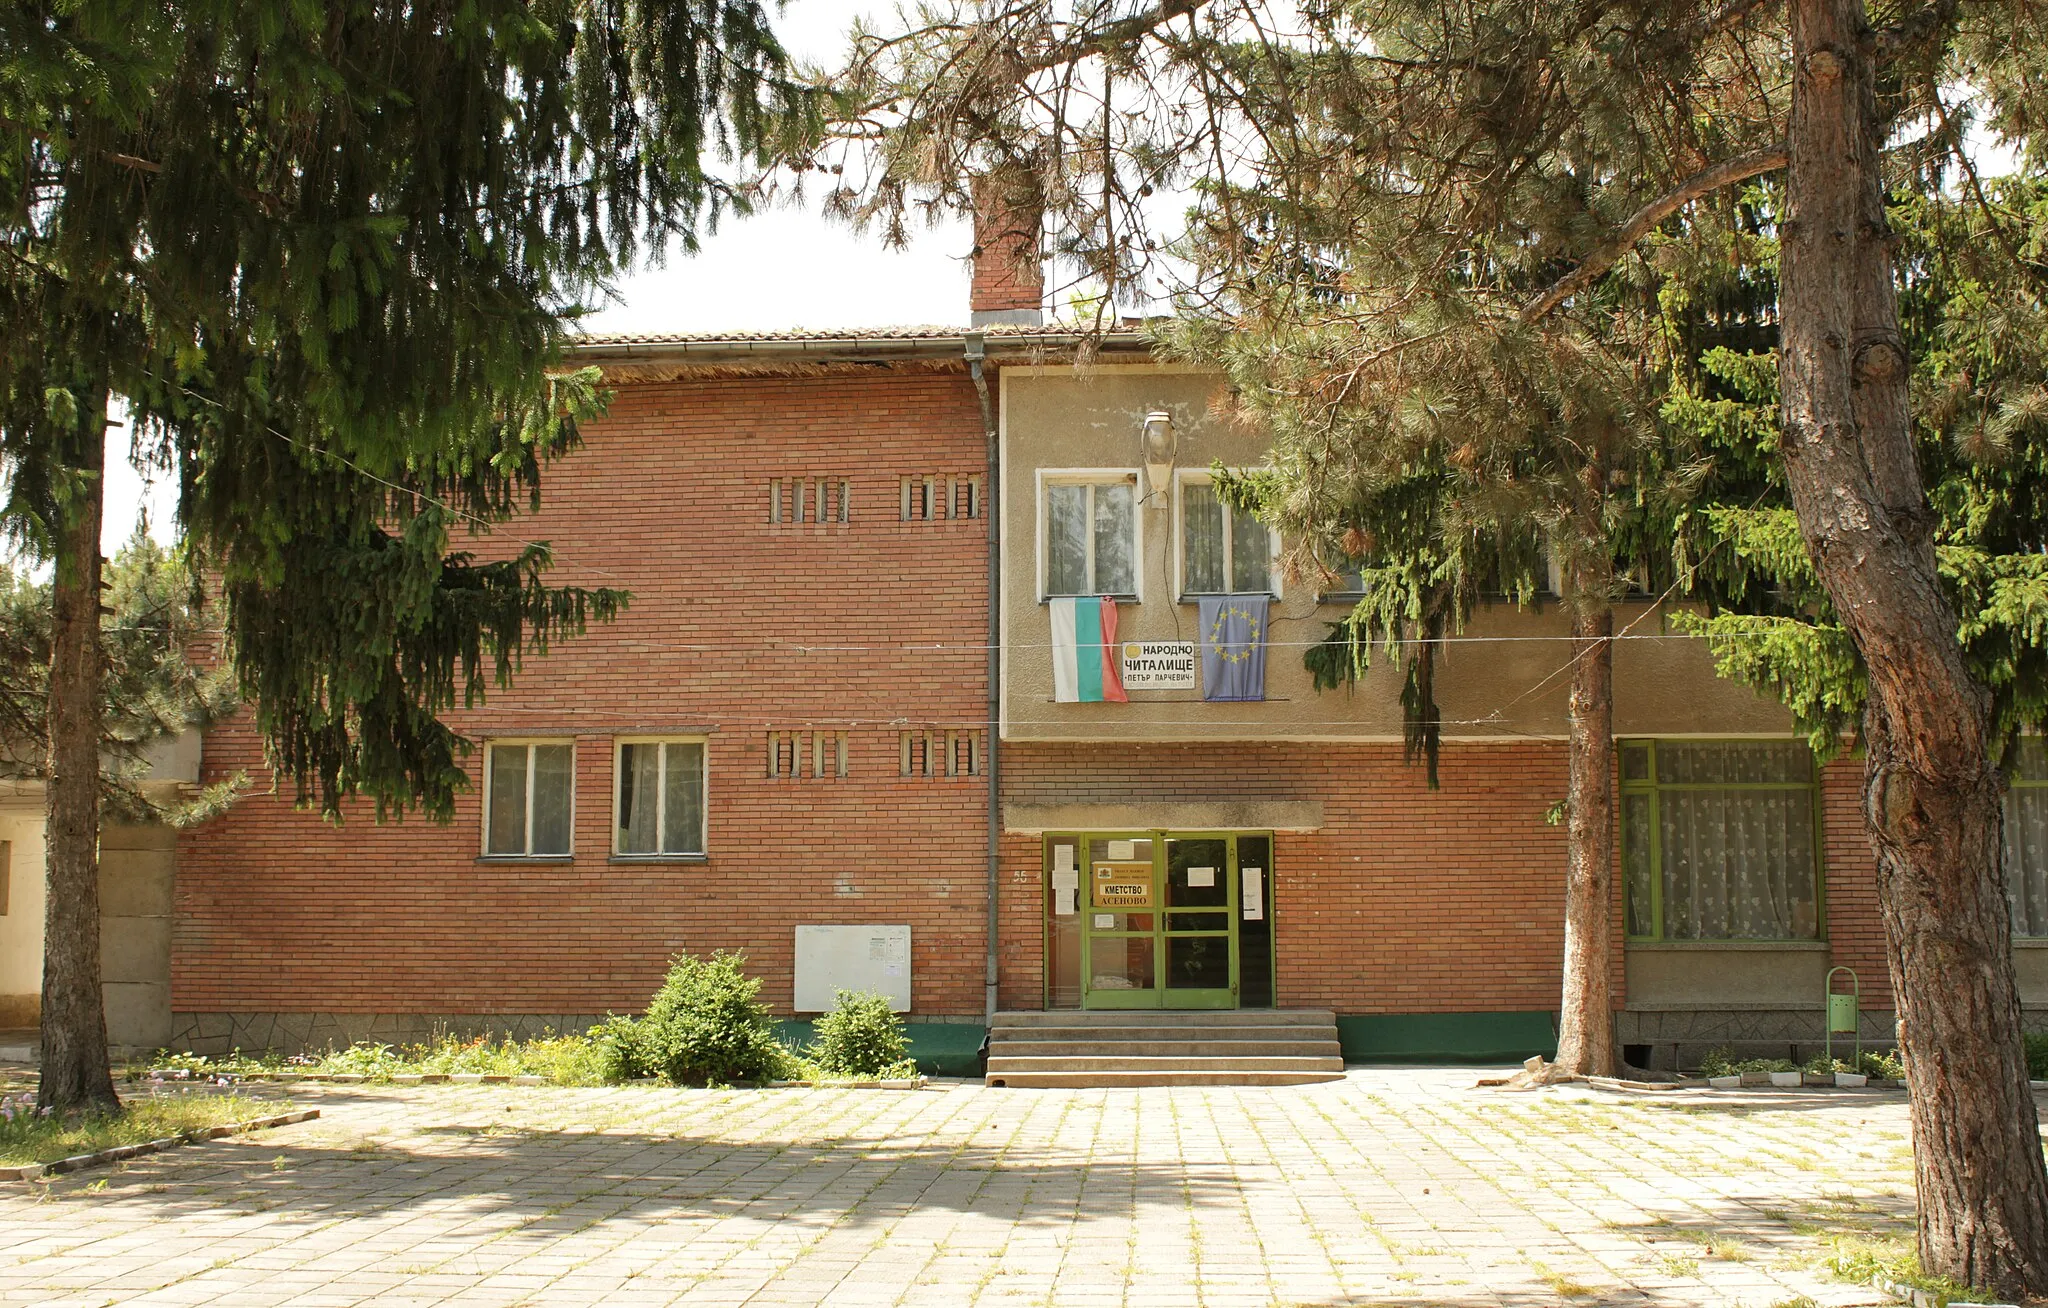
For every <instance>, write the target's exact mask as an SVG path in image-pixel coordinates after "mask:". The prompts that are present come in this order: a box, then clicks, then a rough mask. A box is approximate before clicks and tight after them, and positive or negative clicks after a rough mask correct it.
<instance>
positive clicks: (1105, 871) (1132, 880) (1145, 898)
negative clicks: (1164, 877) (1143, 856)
mask: <svg viewBox="0 0 2048 1308" xmlns="http://www.w3.org/2000/svg"><path fill="white" fill-rule="evenodd" d="M1095 907H1097V908H1150V907H1152V865H1151V864H1150V863H1097V864H1096V865H1095Z"/></svg>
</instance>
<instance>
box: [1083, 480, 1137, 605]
mask: <svg viewBox="0 0 2048 1308" xmlns="http://www.w3.org/2000/svg"><path fill="white" fill-rule="evenodd" d="M1091 489H1093V490H1094V492H1095V577H1094V582H1095V584H1094V586H1093V587H1091V588H1090V589H1089V590H1086V591H1082V592H1080V593H1081V594H1089V595H1135V594H1137V591H1138V579H1137V570H1136V568H1135V567H1133V562H1134V560H1133V559H1132V558H1131V549H1132V545H1131V536H1132V531H1131V528H1132V525H1133V522H1132V514H1133V511H1134V510H1135V507H1136V506H1135V505H1134V503H1133V502H1132V494H1131V489H1132V488H1131V484H1130V483H1129V482H1116V483H1114V484H1110V485H1103V486H1096V487H1092V488H1091Z"/></svg>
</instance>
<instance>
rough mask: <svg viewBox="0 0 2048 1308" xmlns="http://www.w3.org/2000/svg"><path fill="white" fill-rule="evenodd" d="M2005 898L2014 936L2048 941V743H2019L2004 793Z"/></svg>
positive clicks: (2028, 740)
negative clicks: (2010, 783)
mask: <svg viewBox="0 0 2048 1308" xmlns="http://www.w3.org/2000/svg"><path fill="white" fill-rule="evenodd" d="M2005 895H2006V899H2007V900H2008V901H2010V903H2011V904H2012V933H2013V934H2014V935H2016V936H2032V937H2036V938H2039V937H2042V936H2048V742H2044V741H2041V740H2038V739H2031V738H2030V739H2027V740H2022V741H2021V742H2020V743H2019V766H2018V767H2017V768H2016V769H2015V770H2014V772H2013V777H2012V785H2011V788H2010V789H2008V790H2007V791H2006V792H2005Z"/></svg>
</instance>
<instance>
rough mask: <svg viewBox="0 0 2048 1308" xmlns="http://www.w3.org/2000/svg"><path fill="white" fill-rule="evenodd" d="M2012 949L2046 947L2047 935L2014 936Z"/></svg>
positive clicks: (2047, 945) (2047, 942)
mask: <svg viewBox="0 0 2048 1308" xmlns="http://www.w3.org/2000/svg"><path fill="white" fill-rule="evenodd" d="M2012 947H2013V948H2014V949H2048V936H2014V937H2013V938H2012Z"/></svg>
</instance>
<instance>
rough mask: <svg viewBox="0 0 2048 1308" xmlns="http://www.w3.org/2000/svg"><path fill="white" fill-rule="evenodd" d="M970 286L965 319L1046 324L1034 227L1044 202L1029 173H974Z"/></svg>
mask: <svg viewBox="0 0 2048 1308" xmlns="http://www.w3.org/2000/svg"><path fill="white" fill-rule="evenodd" d="M973 199H974V287H973V290H972V292H971V293H970V294H969V296H968V301H967V307H968V309H969V310H970V311H971V312H970V317H969V319H968V321H969V322H970V323H972V324H973V325H974V326H976V327H1041V326H1044V325H1045V312H1044V309H1045V264H1044V261H1043V259H1042V258H1041V257H1040V254H1039V233H1040V229H1041V227H1042V226H1043V225H1044V220H1045V208H1044V205H1043V204H1042V203H1041V201H1040V200H1039V196H1038V186H1037V183H1036V181H1035V180H1034V179H1033V178H1032V177H1031V175H1030V174H1029V173H1026V172H1024V171H1022V170H1020V169H1009V170H1005V171H1003V172H1000V173H994V174H990V175H988V176H984V177H977V178H975V179H974V187H973Z"/></svg>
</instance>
